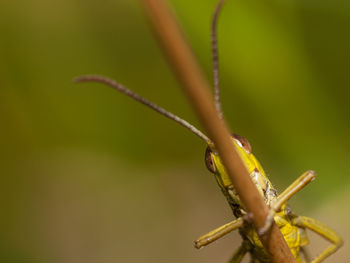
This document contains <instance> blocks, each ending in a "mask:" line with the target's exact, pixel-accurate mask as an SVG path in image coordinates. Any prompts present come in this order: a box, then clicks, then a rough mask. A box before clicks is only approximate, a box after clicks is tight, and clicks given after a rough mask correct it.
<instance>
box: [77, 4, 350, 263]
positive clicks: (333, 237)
mask: <svg viewBox="0 0 350 263" xmlns="http://www.w3.org/2000/svg"><path fill="white" fill-rule="evenodd" d="M223 3H224V0H220V1H219V3H218V5H217V8H216V9H215V12H214V16H213V20H212V51H213V75H214V77H213V79H214V97H215V103H216V107H217V110H218V112H219V115H220V117H222V110H221V103H220V92H219V91H220V90H219V69H218V51H217V33H216V27H217V19H218V15H219V13H220V10H221V9H222V5H223ZM75 82H98V83H102V84H106V85H108V86H110V87H112V88H114V89H116V90H118V91H120V92H122V93H124V94H126V95H127V96H129V97H131V98H133V99H135V100H136V101H138V102H140V103H143V104H144V105H146V106H147V107H149V108H151V109H153V110H155V111H156V112H158V113H160V114H162V115H164V116H165V117H167V118H169V119H171V120H173V121H175V122H177V123H179V124H181V125H182V126H184V127H185V128H187V129H189V130H190V131H191V132H192V133H194V134H196V135H197V136H198V137H200V138H201V139H202V140H204V142H205V143H206V144H207V149H206V152H205V163H206V166H207V168H208V170H209V171H210V172H211V173H212V174H213V175H214V177H215V179H216V182H217V184H218V185H219V187H220V189H221V191H222V193H223V194H224V196H225V197H226V199H227V202H228V204H229V206H230V207H231V209H232V212H233V215H234V216H235V217H236V219H235V220H233V221H232V222H229V223H227V224H225V225H223V226H221V227H219V228H216V229H214V230H213V231H211V232H209V233H207V234H205V235H203V236H201V237H199V238H198V239H196V240H195V241H194V245H195V247H196V248H201V247H204V246H206V245H208V244H210V243H212V242H214V241H215V240H217V239H219V238H221V237H223V236H224V235H226V234H228V233H230V232H231V231H233V230H236V229H238V230H239V233H240V235H241V236H242V239H243V242H242V244H241V246H240V247H239V248H238V249H237V250H236V251H235V252H234V254H233V256H232V258H231V260H230V262H231V263H238V262H241V260H242V259H243V257H244V256H245V255H246V254H247V253H249V254H250V255H251V262H253V263H258V262H262V263H264V262H266V263H268V262H271V260H270V258H269V255H268V254H267V252H266V251H265V249H264V248H263V246H262V243H261V242H260V240H259V236H260V235H263V234H265V233H267V232H268V231H269V227H270V225H271V222H273V221H275V222H276V224H277V226H278V227H279V229H280V230H281V233H282V235H283V237H284V238H285V240H286V242H287V244H288V246H289V248H290V249H291V252H292V254H293V255H294V257H295V258H296V261H297V262H312V263H318V262H322V261H324V260H325V259H326V258H327V257H329V256H330V255H331V254H333V253H334V252H335V251H336V250H337V249H338V248H339V247H340V246H341V245H342V243H343V241H342V239H341V238H340V237H339V236H338V235H337V234H336V233H335V232H334V231H333V230H331V229H330V228H328V227H327V226H325V225H323V224H322V223H320V222H318V221H316V220H315V219H312V218H308V217H304V216H297V215H295V214H294V213H292V211H291V210H290V208H289V207H288V206H287V204H286V202H287V201H288V200H289V199H290V198H291V197H292V196H293V195H294V194H296V193H297V192H298V191H300V190H301V189H302V188H303V187H305V186H306V185H307V184H308V183H310V182H311V181H312V180H314V179H315V173H314V172H313V171H311V170H310V171H307V172H305V173H304V174H302V175H301V176H300V177H299V178H298V179H297V180H296V181H295V182H293V183H292V184H291V185H290V186H289V187H287V189H285V190H284V191H283V192H282V193H281V194H280V195H278V194H277V191H276V190H275V188H274V187H273V186H272V184H271V182H270V181H269V179H268V177H267V176H266V174H265V172H264V170H263V168H262V166H261V165H260V163H259V162H258V160H257V159H256V158H255V156H254V155H253V154H252V149H251V146H250V144H249V142H248V140H246V139H245V138H243V137H241V136H239V135H236V134H234V135H232V143H233V145H234V147H235V149H236V150H237V152H238V154H239V157H240V158H241V160H242V161H243V163H244V165H245V167H246V169H247V170H248V172H249V174H250V177H251V179H252V181H253V182H254V184H255V186H256V187H257V189H258V191H259V193H260V194H261V196H262V197H263V199H264V201H265V203H266V205H267V206H268V207H269V208H270V212H269V215H268V217H267V220H266V224H265V226H264V227H263V228H262V229H259V230H258V231H256V230H255V229H254V228H253V226H252V224H251V215H250V214H249V213H247V211H246V209H245V207H244V205H243V204H242V202H241V200H240V198H239V196H238V195H237V193H236V191H235V188H234V186H233V184H232V182H231V180H230V178H229V176H228V175H227V173H226V171H225V168H224V166H223V164H222V162H221V159H220V157H219V155H218V153H217V151H216V149H215V145H214V143H213V142H212V141H211V140H210V138H208V137H207V136H206V135H205V134H203V133H202V132H201V131H200V130H198V129H197V128H195V127H194V126H193V125H191V124H190V123H188V122H187V121H185V120H183V119H181V118H179V117H178V116H176V115H174V114H172V113H171V112H168V111H166V110H165V109H163V108H161V107H159V106H158V105H156V104H154V103H152V102H150V101H148V100H146V99H145V98H143V97H141V96H140V95H138V94H136V93H134V92H132V91H131V90H129V89H127V88H126V87H124V86H123V85H121V84H119V83H117V82H115V81H114V80H111V79H109V78H107V77H103V76H97V75H88V76H81V77H78V78H76V79H75ZM306 229H309V230H311V231H314V232H315V233H317V234H319V235H320V236H322V237H324V238H325V239H327V240H328V241H330V242H331V245H330V246H329V247H328V248H326V249H325V250H324V251H322V252H321V254H320V255H318V256H317V257H316V258H314V259H312V260H310V259H309V257H308V254H307V253H306V251H305V249H304V247H305V246H306V245H307V244H308V243H309V240H308V238H307V235H306Z"/></svg>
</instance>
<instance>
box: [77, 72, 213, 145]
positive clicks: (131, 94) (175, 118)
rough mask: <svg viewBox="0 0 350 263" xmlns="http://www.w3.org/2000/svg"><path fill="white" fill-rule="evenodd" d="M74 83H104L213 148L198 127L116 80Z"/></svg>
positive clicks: (95, 77) (87, 78) (93, 78)
mask: <svg viewBox="0 0 350 263" xmlns="http://www.w3.org/2000/svg"><path fill="white" fill-rule="evenodd" d="M73 82H75V83H81V82H97V83H102V84H105V85H107V86H110V87H111V88H113V89H115V90H117V91H120V92H122V93H124V94H125V95H127V96H129V97H131V98H133V99H134V100H136V101H138V102H140V103H142V104H144V105H146V106H147V107H149V108H151V109H153V110H154V111H156V112H158V113H160V114H162V115H164V116H165V117H167V118H169V119H171V120H173V121H175V122H177V123H179V124H180V125H182V126H184V127H185V128H187V129H189V130H190V131H191V132H192V133H194V134H196V135H197V136H198V137H200V138H201V139H202V140H204V141H205V142H206V143H207V144H208V145H209V146H213V145H214V144H213V142H212V141H211V140H210V139H209V138H208V137H207V136H206V135H204V134H203V133H202V132H201V131H200V130H198V129H197V128H196V127H194V126H193V125H192V124H190V123H188V122H187V121H185V120H184V119H181V118H180V117H178V116H176V115H175V114H173V113H171V112H169V111H167V110H165V109H163V108H162V107H159V106H158V105H156V104H155V103H153V102H151V101H149V100H147V99H145V98H143V97H141V96H140V95H138V94H136V93H135V92H133V91H131V90H129V89H128V88H126V87H124V86H123V85H121V84H119V83H117V82H115V81H114V80H112V79H110V78H107V77H104V76H98V75H86V76H80V77H76V78H74V79H73Z"/></svg>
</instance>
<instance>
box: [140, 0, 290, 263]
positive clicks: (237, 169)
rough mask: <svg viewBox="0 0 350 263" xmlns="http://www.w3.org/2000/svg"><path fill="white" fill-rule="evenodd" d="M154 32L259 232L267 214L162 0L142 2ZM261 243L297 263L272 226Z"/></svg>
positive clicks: (282, 259)
mask: <svg viewBox="0 0 350 263" xmlns="http://www.w3.org/2000/svg"><path fill="white" fill-rule="evenodd" d="M142 2H143V4H144V6H145V7H146V10H147V12H148V15H149V17H150V20H151V21H152V25H153V29H154V30H155V32H156V35H157V36H158V39H159V41H160V43H161V45H162V47H163V49H164V51H165V54H166V57H167V59H168V60H169V62H170V64H171V65H172V68H173V70H174V71H175V73H176V75H177V77H178V79H179V81H180V82H181V84H182V87H183V88H184V90H185V93H186V94H187V96H188V98H189V100H190V102H191V104H192V106H193V108H194V110H195V112H196V113H197V116H198V117H199V119H200V121H201V123H202V125H203V126H204V128H205V130H206V131H207V133H208V135H209V137H210V139H211V140H213V142H214V144H215V147H216V149H217V150H218V152H219V155H220V157H221V159H222V161H223V163H224V165H225V168H226V170H227V172H228V174H229V175H230V178H231V180H232V182H233V184H234V186H235V188H236V190H237V192H238V194H239V196H240V198H241V200H242V202H243V203H244V205H245V207H246V208H247V210H248V211H249V212H251V213H252V214H253V222H254V225H255V227H256V229H259V228H262V227H263V226H264V224H265V219H266V216H267V214H268V208H267V207H266V205H265V203H264V200H263V198H262V197H261V195H260V194H259V193H258V191H257V189H256V187H255V185H254V184H253V182H252V180H251V179H250V176H249V174H248V171H247V170H246V169H245V167H244V164H243V163H242V161H241V159H240V158H239V156H238V154H237V152H236V151H235V149H234V147H233V144H232V142H231V139H230V133H229V130H228V128H227V126H226V124H225V123H224V121H222V120H220V118H219V116H218V113H217V110H216V108H215V105H214V100H213V97H212V95H211V93H210V89H209V85H208V82H207V81H206V79H205V78H204V77H203V74H202V71H201V69H200V67H199V65H198V63H197V61H196V59H195V58H194V55H193V52H192V51H191V49H190V47H189V45H188V44H187V42H186V40H185V37H184V35H183V33H182V31H181V30H180V28H179V26H178V24H177V22H176V20H175V18H174V16H173V14H172V12H171V11H170V9H169V7H168V6H167V4H166V3H165V2H164V1H163V0H142ZM261 241H262V243H263V245H264V247H265V248H266V250H267V251H268V252H269V253H270V255H271V259H272V261H273V262H275V263H280V262H296V261H295V259H294V257H293V255H292V253H291V251H290V250H289V248H288V246H287V244H286V242H285V240H284V238H283V236H282V234H281V232H280V230H279V228H278V227H277V226H276V224H275V223H273V225H272V227H271V231H270V232H269V233H268V234H267V235H266V236H263V237H261Z"/></svg>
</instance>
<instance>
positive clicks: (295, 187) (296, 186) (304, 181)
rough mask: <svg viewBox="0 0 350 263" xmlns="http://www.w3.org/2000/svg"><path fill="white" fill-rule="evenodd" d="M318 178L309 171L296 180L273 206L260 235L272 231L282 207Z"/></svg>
mask: <svg viewBox="0 0 350 263" xmlns="http://www.w3.org/2000/svg"><path fill="white" fill-rule="evenodd" d="M315 177H316V174H315V172H314V171H312V170H309V171H306V172H305V173H303V174H302V175H301V176H300V177H299V178H298V179H297V180H295V181H294V182H293V183H292V184H291V185H290V186H288V187H287V189H285V190H284V191H283V192H282V194H280V195H279V196H278V197H277V200H276V201H275V202H274V203H273V204H272V205H271V207H270V211H269V214H268V215H267V217H266V222H265V225H264V226H263V227H262V228H260V229H259V231H258V232H259V235H264V234H266V232H267V231H268V230H269V229H270V227H271V224H272V222H273V217H274V215H275V213H276V212H278V211H279V210H280V209H281V207H282V205H283V204H285V203H286V202H287V201H288V200H289V199H290V198H292V196H294V195H295V194H296V193H297V192H299V191H300V190H301V189H303V188H304V187H305V186H306V185H308V184H309V183H310V182H311V181H313V180H314V179H315Z"/></svg>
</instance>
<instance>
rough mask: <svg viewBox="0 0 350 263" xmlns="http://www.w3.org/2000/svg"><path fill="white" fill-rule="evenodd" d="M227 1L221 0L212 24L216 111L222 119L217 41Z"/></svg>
mask: <svg viewBox="0 0 350 263" xmlns="http://www.w3.org/2000/svg"><path fill="white" fill-rule="evenodd" d="M224 3H225V0H220V1H219V2H218V4H217V6H216V9H215V11H214V14H213V18H212V23H211V49H212V54H213V55H212V56H213V84H214V100H215V105H216V109H217V111H218V112H219V116H220V118H222V108H221V102H220V85H219V84H220V83H219V54H218V39H217V21H218V17H219V14H220V11H221V8H222V6H223V4H224Z"/></svg>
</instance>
